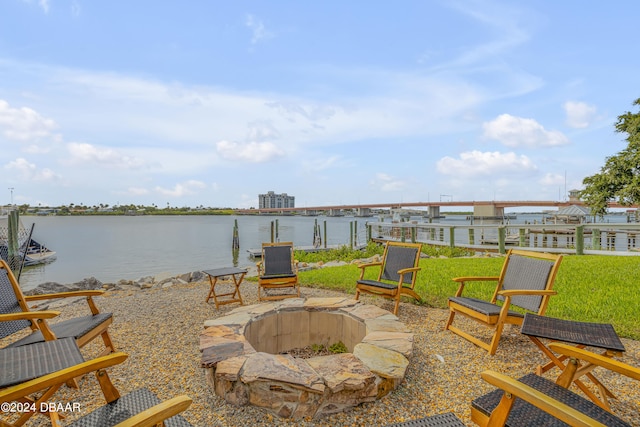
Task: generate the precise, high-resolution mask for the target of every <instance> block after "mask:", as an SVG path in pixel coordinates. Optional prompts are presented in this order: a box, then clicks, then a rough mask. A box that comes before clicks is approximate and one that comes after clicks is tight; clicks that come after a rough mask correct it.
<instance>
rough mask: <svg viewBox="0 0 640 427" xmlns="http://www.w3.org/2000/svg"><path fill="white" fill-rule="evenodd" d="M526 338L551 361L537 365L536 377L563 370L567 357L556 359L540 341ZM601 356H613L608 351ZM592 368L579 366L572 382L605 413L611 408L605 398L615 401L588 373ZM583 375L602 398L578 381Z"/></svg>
mask: <svg viewBox="0 0 640 427" xmlns="http://www.w3.org/2000/svg"><path fill="white" fill-rule="evenodd" d="M528 337H529V339H530V340H531V341H532V342H533V343H534V344H535V345H536V346H537V347H538V348H539V349H540V350H541V351H542V352H543V353H544V354H545V355H546V356H547V357H548V358H549V359H550V360H551V361H550V362H548V363H547V364H545V365H538V367H537V368H536V374H537V375H542V374H543V373H544V372H547V371H548V370H549V369H552V368H553V367H556V366H557V367H558V368H560V370H564V368H565V364H564V362H563V361H564V360H566V359H567V356H560V357H558V356H556V355H555V354H554V353H553V352H552V351H551V350H549V348H548V347H547V346H546V345H545V344H544V343H543V342H542V341H541V340H540V339H538V338H537V337H534V336H531V335H528ZM576 347H577V348H584V347H585V346H584V345H577V346H576ZM603 355H605V356H607V357H612V356H613V354H612V353H610V352H608V351H605V352H604V353H603ZM593 368H595V365H592V364H587V365H584V366H581V367H580V369H579V370H578V371H577V372H576V374H575V376H574V380H573V382H574V384H575V385H576V386H577V387H578V388H579V389H580V390H582V392H583V393H584V394H585V395H586V396H587V397H589V399H591V401H592V402H593V403H595V404H596V405H598V406H600V407H601V408H603V409H605V410H607V411H611V407H610V406H609V402H608V399H607V398H608V397H610V398H613V399H615V398H616V397H615V395H614V394H613V393H612V392H611V391H610V390H609V389H607V387H605V385H604V384H602V383H601V382H600V380H598V379H597V378H596V377H595V375H593V374H592V373H591V372H590V371H591V370H592V369H593ZM583 375H586V376H587V378H589V379H590V380H591V381H592V382H593V383H594V384H595V385H596V386H597V387H598V390H599V391H600V395H601V396H602V398H598V396H596V394H595V393H593V392H592V391H591V390H590V389H589V388H588V387H587V386H586V385H585V384H584V383H583V382H582V381H580V380H579V378H580V377H581V376H583Z"/></svg>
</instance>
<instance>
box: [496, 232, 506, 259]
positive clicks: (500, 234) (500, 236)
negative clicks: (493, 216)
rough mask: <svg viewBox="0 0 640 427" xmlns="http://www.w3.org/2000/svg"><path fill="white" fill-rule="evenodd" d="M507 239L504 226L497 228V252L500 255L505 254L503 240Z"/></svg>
mask: <svg viewBox="0 0 640 427" xmlns="http://www.w3.org/2000/svg"><path fill="white" fill-rule="evenodd" d="M506 237H507V229H506V228H505V227H504V226H500V227H498V252H500V253H501V254H505V253H507V251H506V250H505V243H504V242H505V239H506Z"/></svg>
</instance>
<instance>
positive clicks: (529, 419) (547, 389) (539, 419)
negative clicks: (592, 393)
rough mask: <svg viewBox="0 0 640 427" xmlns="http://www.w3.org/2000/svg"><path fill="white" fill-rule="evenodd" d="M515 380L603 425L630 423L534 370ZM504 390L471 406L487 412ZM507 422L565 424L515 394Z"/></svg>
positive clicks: (489, 394) (482, 397)
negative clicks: (535, 372)
mask: <svg viewBox="0 0 640 427" xmlns="http://www.w3.org/2000/svg"><path fill="white" fill-rule="evenodd" d="M518 381H520V382H521V383H524V384H526V385H528V386H530V387H532V388H534V389H536V390H538V391H540V392H542V393H544V394H545V395H547V396H550V397H552V398H554V399H556V400H558V401H559V402H562V403H564V404H565V405H568V406H570V407H572V408H574V409H576V410H578V411H580V412H582V413H583V414H585V415H588V416H589V417H590V418H593V419H594V420H597V421H599V422H601V423H602V424H604V425H606V426H627V427H628V426H630V424H627V423H626V422H624V421H623V420H621V419H620V418H618V417H616V416H615V415H613V414H612V413H610V412H607V411H605V410H604V409H602V408H600V407H599V406H598V405H596V404H594V403H593V402H591V401H589V400H587V399H585V398H583V397H582V396H579V395H577V394H575V393H573V392H572V391H570V390H567V389H565V388H563V387H560V386H559V385H557V384H555V383H554V382H553V381H549V380H548V379H546V378H543V377H540V376H538V375H535V374H528V375H525V376H524V377H522V378H520V379H519V380H518ZM503 394H504V391H503V390H500V389H497V390H494V391H491V392H489V393H487V394H485V395H483V396H480V397H479V398H477V399H475V400H474V401H473V402H471V407H472V408H473V409H475V410H477V411H479V412H481V413H482V414H484V415H486V416H489V415H490V414H491V412H492V411H493V410H494V409H495V408H496V407H497V406H498V403H499V402H500V399H502V396H503ZM506 425H507V426H510V427H515V426H549V427H552V426H567V424H566V423H564V422H562V421H560V420H558V419H557V418H555V417H553V416H551V415H549V414H548V413H546V412H544V411H542V410H540V409H538V408H537V407H535V406H533V405H531V404H530V403H528V402H526V401H524V400H522V399H517V398H516V401H515V402H514V404H513V407H512V408H511V412H510V414H509V418H508V419H507V423H506Z"/></svg>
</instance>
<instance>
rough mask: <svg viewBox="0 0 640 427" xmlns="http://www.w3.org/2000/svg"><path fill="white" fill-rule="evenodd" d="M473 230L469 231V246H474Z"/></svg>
mask: <svg viewBox="0 0 640 427" xmlns="http://www.w3.org/2000/svg"><path fill="white" fill-rule="evenodd" d="M474 233H475V230H474V229H473V228H470V229H469V244H470V245H475V244H476V238H475V235H474Z"/></svg>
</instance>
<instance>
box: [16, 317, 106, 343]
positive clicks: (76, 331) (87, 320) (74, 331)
mask: <svg viewBox="0 0 640 427" xmlns="http://www.w3.org/2000/svg"><path fill="white" fill-rule="evenodd" d="M112 317H113V313H99V314H96V315H92V316H80V317H75V318H73V319H69V320H64V321H62V322H59V323H53V324H49V328H50V329H51V331H52V332H53V333H54V334H55V336H56V338H74V339H80V338H81V337H83V336H85V335H86V334H88V333H89V332H91V331H92V330H93V329H94V328H96V327H98V326H100V325H101V324H102V323H104V322H106V321H108V320H110V319H111V318H112ZM42 341H44V337H43V336H42V332H40V331H35V332H33V333H32V334H31V335H28V336H26V337H24V338H22V339H19V340H18V341H16V342H13V343H11V344H10V345H9V347H18V346H22V345H27V344H33V343H37V342H42Z"/></svg>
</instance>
